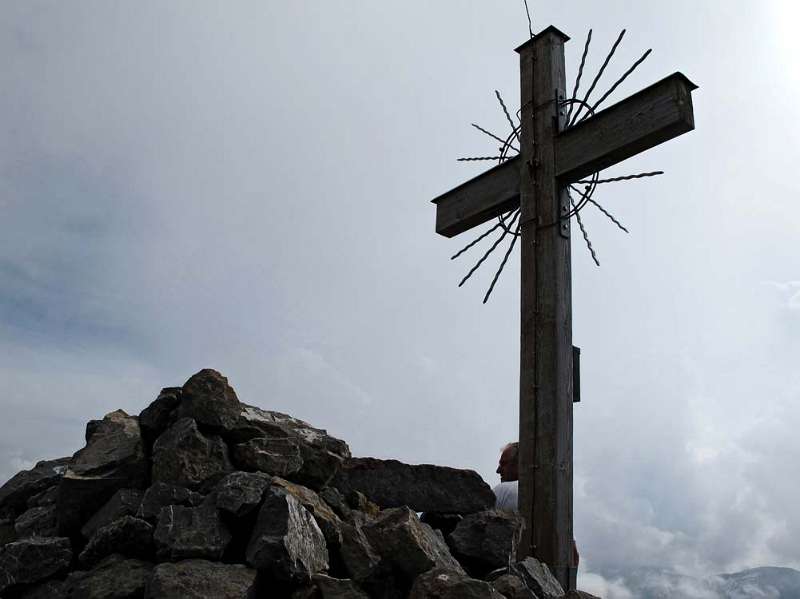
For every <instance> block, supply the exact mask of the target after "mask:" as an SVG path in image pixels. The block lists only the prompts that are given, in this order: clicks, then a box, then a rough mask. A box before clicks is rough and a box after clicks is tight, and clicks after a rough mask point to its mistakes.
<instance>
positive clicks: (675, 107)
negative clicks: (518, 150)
mask: <svg viewBox="0 0 800 599" xmlns="http://www.w3.org/2000/svg"><path fill="white" fill-rule="evenodd" d="M695 89H697V86H696V85H695V84H694V83H692V82H691V81H689V79H688V78H687V77H686V76H685V75H683V74H682V73H673V74H672V75H670V76H669V77H666V78H664V79H662V80H661V81H659V82H657V83H654V84H653V85H651V86H649V87H646V88H645V89H643V90H641V91H640V92H637V93H635V94H633V95H632V96H630V97H628V98H625V99H624V100H622V101H620V102H617V103H616V104H614V105H613V106H610V107H608V108H606V109H605V110H602V111H600V112H598V113H597V114H596V115H594V116H592V117H591V118H588V119H586V120H585V121H584V122H582V123H580V124H579V125H576V126H574V127H572V128H570V129H567V130H566V131H564V132H563V133H560V134H559V135H558V136H557V137H556V139H555V155H556V156H555V158H556V176H557V177H558V180H559V182H560V183H561V184H567V183H572V182H574V181H577V180H579V179H582V178H584V177H586V176H588V175H591V174H592V173H594V172H596V171H600V170H602V169H604V168H608V167H609V166H612V165H614V164H617V163H618V162H621V161H623V160H625V159H626V158H630V157H631V156H635V155H636V154H639V153H640V152H644V151H645V150H647V149H649V148H652V147H654V146H656V145H658V144H660V143H662V142H664V141H667V140H669V139H672V138H673V137H677V136H678V135H681V134H683V133H686V132H688V131H691V130H692V129H694V116H693V113H692V96H691V92H692V90H695ZM519 169H520V164H519V158H516V157H515V158H511V159H510V160H507V161H506V162H504V163H502V164H499V165H497V166H495V167H494V168H492V169H489V170H488V171H486V172H485V173H482V174H480V175H478V176H477V177H475V178H473V179H470V180H469V181H467V182H466V183H462V184H461V185H459V186H458V187H456V188H454V189H451V190H450V191H448V192H447V193H444V194H442V195H440V196H439V197H437V198H435V199H434V200H433V203H434V204H436V232H437V233H439V234H440V235H444V236H445V237H453V236H454V235H458V234H459V233H462V232H464V231H466V230H468V229H471V228H472V227H475V226H477V225H480V224H481V223H484V222H486V221H488V220H490V219H492V218H494V217H495V216H498V215H500V214H503V213H504V212H507V211H509V210H512V209H513V208H516V207H517V206H519V186H520V173H519Z"/></svg>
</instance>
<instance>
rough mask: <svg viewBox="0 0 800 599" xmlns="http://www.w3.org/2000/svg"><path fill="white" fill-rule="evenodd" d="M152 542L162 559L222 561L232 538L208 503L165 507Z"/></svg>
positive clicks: (211, 505) (209, 502)
mask: <svg viewBox="0 0 800 599" xmlns="http://www.w3.org/2000/svg"><path fill="white" fill-rule="evenodd" d="M153 539H154V540H155V543H156V554H157V555H158V558H159V559H160V560H172V561H176V560H181V559H191V558H200V559H212V560H219V559H221V558H222V555H223V553H225V548H226V547H227V546H228V543H230V542H231V539H232V535H231V533H230V531H229V530H228V527H227V526H225V524H223V522H222V521H221V520H220V518H219V513H218V512H217V509H216V507H215V506H214V505H213V503H212V502H211V501H208V502H206V503H204V504H203V505H201V506H199V507H180V506H173V505H170V506H167V507H164V508H162V509H161V513H160V514H159V516H158V526H157V527H156V530H155V534H154V535H153Z"/></svg>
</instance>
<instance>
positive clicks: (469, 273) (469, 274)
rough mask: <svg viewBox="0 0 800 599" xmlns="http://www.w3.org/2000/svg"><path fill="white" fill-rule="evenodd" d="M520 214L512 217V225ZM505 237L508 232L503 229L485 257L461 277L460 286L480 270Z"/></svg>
mask: <svg viewBox="0 0 800 599" xmlns="http://www.w3.org/2000/svg"><path fill="white" fill-rule="evenodd" d="M518 216H519V215H517V216H515V217H514V218H513V219H511V223H509V224H510V225H513V224H514V221H516V220H517V217H518ZM505 237H506V232H505V231H503V234H502V235H500V237H499V238H498V239H497V241H495V242H494V243H493V244H492V247H490V248H489V249H488V250H486V253H485V254H484V255H483V257H482V258H481V259H480V260H478V262H477V263H476V264H475V266H473V267H472V268H471V269H470V271H469V272H468V273H467V274H466V276H465V277H464V278H463V279H461V282H460V283H459V284H458V286H459V287H461V286H462V285H463V284H464V283H466V282H467V279H469V278H470V277H471V276H472V274H473V273H474V272H475V271H476V270H478V268H480V266H481V264H483V262H484V261H485V260H486V258H488V257H489V254H491V253H492V252H493V251H494V250H495V249H496V248H497V246H498V245H500V242H501V241H503V239H505Z"/></svg>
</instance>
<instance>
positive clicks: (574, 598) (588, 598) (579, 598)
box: [565, 591, 600, 599]
mask: <svg viewBox="0 0 800 599" xmlns="http://www.w3.org/2000/svg"><path fill="white" fill-rule="evenodd" d="M565 598H566V599H600V597H598V596H597V595H592V594H590V593H587V592H586V591H569V592H568V593H567V594H566V595H565Z"/></svg>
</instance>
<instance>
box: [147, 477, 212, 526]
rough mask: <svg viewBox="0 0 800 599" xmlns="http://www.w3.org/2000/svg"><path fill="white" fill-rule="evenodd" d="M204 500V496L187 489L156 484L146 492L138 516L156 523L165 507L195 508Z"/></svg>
mask: <svg viewBox="0 0 800 599" xmlns="http://www.w3.org/2000/svg"><path fill="white" fill-rule="evenodd" d="M204 499H205V497H204V496H203V495H201V494H200V493H195V492H194V491H190V490H189V489H187V488H186V487H179V486H177V485H171V484H168V483H163V482H155V483H153V485H152V486H151V487H150V488H149V489H147V491H145V493H144V497H142V503H141V504H140V505H139V509H138V510H137V512H136V516H137V517H138V518H143V519H145V520H150V521H153V522H155V521H156V520H157V519H158V515H159V514H160V513H161V508H163V507H166V506H168V505H181V506H184V507H195V506H198V505H200V504H201V503H203V500H204Z"/></svg>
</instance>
